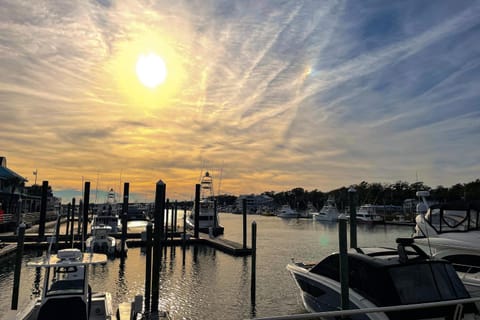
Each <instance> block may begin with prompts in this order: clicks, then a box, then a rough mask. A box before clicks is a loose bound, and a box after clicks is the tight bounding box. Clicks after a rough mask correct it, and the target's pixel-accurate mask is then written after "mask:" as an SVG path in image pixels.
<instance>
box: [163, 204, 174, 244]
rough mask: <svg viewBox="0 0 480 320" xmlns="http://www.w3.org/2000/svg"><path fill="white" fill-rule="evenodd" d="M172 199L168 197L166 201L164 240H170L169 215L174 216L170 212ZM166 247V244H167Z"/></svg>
mask: <svg viewBox="0 0 480 320" xmlns="http://www.w3.org/2000/svg"><path fill="white" fill-rule="evenodd" d="M169 212H170V200H169V199H168V198H167V200H166V201H165V233H164V238H163V240H168V216H170V218H171V217H172V216H171V215H170V214H169ZM170 222H171V220H170ZM165 248H166V246H165Z"/></svg>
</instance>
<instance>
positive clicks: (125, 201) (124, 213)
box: [120, 182, 130, 257]
mask: <svg viewBox="0 0 480 320" xmlns="http://www.w3.org/2000/svg"><path fill="white" fill-rule="evenodd" d="M129 193H130V183H129V182H125V183H124V184H123V205H122V242H121V249H120V254H121V256H122V257H125V256H126V251H125V243H126V241H127V214H128V198H129Z"/></svg>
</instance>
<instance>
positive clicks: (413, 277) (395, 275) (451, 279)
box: [389, 263, 469, 304]
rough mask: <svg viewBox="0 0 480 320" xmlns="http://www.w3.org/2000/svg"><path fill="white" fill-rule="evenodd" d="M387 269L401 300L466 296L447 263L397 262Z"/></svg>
mask: <svg viewBox="0 0 480 320" xmlns="http://www.w3.org/2000/svg"><path fill="white" fill-rule="evenodd" d="M389 273H390V275H391V279H392V282H393V285H394V287H395V289H396V292H397V293H398V296H399V299H400V302H401V304H412V303H425V302H434V301H442V300H452V299H463V298H469V295H468V293H467V291H466V289H465V287H464V286H463V285H462V283H461V281H460V279H459V278H458V276H457V274H456V272H455V270H454V269H453V267H452V266H451V265H450V264H446V263H430V264H412V265H408V264H406V265H399V266H396V267H393V268H390V269H389Z"/></svg>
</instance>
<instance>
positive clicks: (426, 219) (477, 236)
mask: <svg viewBox="0 0 480 320" xmlns="http://www.w3.org/2000/svg"><path fill="white" fill-rule="evenodd" d="M417 196H418V197H420V198H421V199H422V202H420V203H419V204H418V205H417V216H416V218H415V222H416V225H415V232H414V234H413V238H414V241H415V243H416V244H418V245H420V246H421V247H422V248H423V249H424V250H425V251H426V252H428V253H429V254H430V255H431V256H433V257H437V258H442V259H446V260H448V261H450V262H452V264H453V266H454V268H455V270H457V273H458V275H459V276H460V278H461V279H462V281H463V283H464V284H465V286H466V287H467V289H468V291H469V292H470V294H471V295H472V296H475V297H477V296H478V297H480V201H456V202H449V203H441V204H433V205H429V204H428V202H427V197H428V196H429V193H428V191H419V192H417ZM479 306H480V304H479Z"/></svg>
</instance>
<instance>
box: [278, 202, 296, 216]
mask: <svg viewBox="0 0 480 320" xmlns="http://www.w3.org/2000/svg"><path fill="white" fill-rule="evenodd" d="M277 217H279V218H284V219H291V218H298V217H299V214H298V212H297V210H295V209H292V208H291V207H290V206H289V205H288V204H285V205H283V206H282V207H281V208H280V209H279V210H278V212H277Z"/></svg>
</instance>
